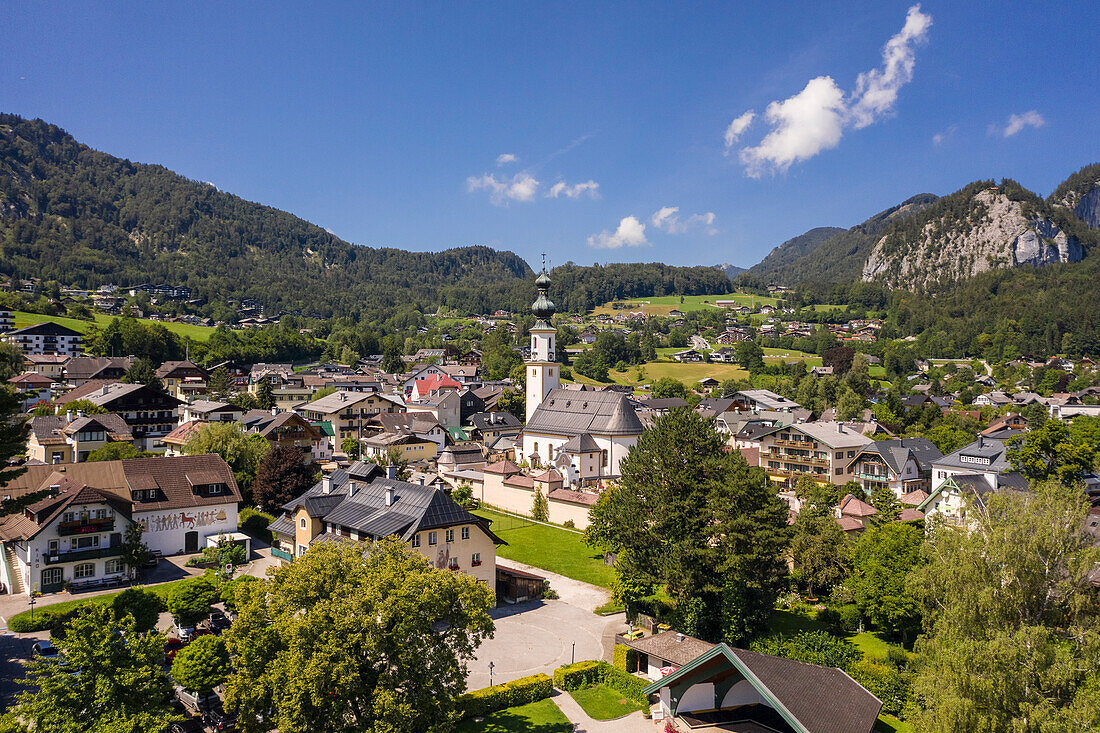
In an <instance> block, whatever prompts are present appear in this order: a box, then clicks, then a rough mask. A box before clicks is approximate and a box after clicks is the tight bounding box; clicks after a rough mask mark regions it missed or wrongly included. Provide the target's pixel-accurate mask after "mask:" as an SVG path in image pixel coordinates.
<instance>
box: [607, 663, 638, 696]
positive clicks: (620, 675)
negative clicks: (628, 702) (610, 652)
mask: <svg viewBox="0 0 1100 733" xmlns="http://www.w3.org/2000/svg"><path fill="white" fill-rule="evenodd" d="M600 665H601V666H600V669H601V671H602V672H603V678H602V679H601V680H600V681H601V682H603V683H604V684H605V685H607V686H608V687H610V688H611V689H613V690H615V691H616V692H621V693H622V694H623V696H625V697H632V698H634V699H636V700H645V699H646V698H645V695H644V694H642V690H644V689H645V686H646V680H643V679H642V678H641V677H636V676H635V675H632V674H630V673H629V672H624V671H623V670H621V669H615V668H614V667H612V666H611V665H610V664H608V663H607V662H600Z"/></svg>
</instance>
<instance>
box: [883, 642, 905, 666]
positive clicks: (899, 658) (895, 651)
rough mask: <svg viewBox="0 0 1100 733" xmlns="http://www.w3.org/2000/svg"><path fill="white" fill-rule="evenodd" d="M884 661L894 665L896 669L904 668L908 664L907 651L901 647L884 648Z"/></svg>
mask: <svg viewBox="0 0 1100 733" xmlns="http://www.w3.org/2000/svg"><path fill="white" fill-rule="evenodd" d="M886 661H887V662H889V663H890V664H892V665H894V666H895V667H897V668H898V669H905V668H906V667H908V666H909V652H907V651H905V650H904V649H902V648H901V647H897V646H892V647H889V648H888V649H887V650H886Z"/></svg>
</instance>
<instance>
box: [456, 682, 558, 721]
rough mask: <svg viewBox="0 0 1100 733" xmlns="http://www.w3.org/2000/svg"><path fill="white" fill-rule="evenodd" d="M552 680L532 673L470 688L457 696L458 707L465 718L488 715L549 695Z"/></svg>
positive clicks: (536, 700) (542, 698)
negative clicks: (489, 685) (507, 680)
mask: <svg viewBox="0 0 1100 733" xmlns="http://www.w3.org/2000/svg"><path fill="white" fill-rule="evenodd" d="M553 689H554V681H553V680H552V679H550V677H549V676H548V675H545V674H533V675H531V676H530V677H520V678H519V679H518V680H512V681H511V682H505V683H504V684H501V685H494V686H492V687H483V688H481V689H480V690H472V691H470V692H467V693H466V694H465V695H462V696H460V697H459V698H458V709H459V710H460V711H461V712H462V716H463V717H465V718H470V717H475V716H483V715H488V714H489V713H495V712H496V711H498V710H504V709H505V708H511V707H515V706H516V705H526V704H528V703H532V702H538V701H539V700H545V699H546V698H548V697H550V693H551V692H552V691H553Z"/></svg>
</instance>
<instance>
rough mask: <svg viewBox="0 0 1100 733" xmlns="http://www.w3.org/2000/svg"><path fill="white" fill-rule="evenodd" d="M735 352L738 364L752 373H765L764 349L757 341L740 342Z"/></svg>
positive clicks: (734, 348)
mask: <svg viewBox="0 0 1100 733" xmlns="http://www.w3.org/2000/svg"><path fill="white" fill-rule="evenodd" d="M733 350H734V351H735V352H737V363H738V364H740V365H741V366H743V367H744V368H745V369H747V370H748V371H750V372H752V373H754V374H755V373H757V372H762V371H764V349H762V348H761V347H760V344H758V343H756V342H755V341H738V342H737V343H736V344H735V345H734V347H733Z"/></svg>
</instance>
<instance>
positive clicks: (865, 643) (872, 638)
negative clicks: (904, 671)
mask: <svg viewBox="0 0 1100 733" xmlns="http://www.w3.org/2000/svg"><path fill="white" fill-rule="evenodd" d="M769 626H770V628H771V630H772V631H773V632H775V633H777V634H784V635H787V634H797V633H798V632H800V631H823V630H828V627H827V626H825V624H823V623H821V622H820V621H818V620H817V618H816V617H814V616H809V615H807V614H804V613H795V612H793V611H782V610H778V609H777V610H776V611H774V612H772V618H771V622H770V624H769ZM842 636H843V637H844V638H846V639H847V640H848V641H850V642H852V643H853V644H855V645H856V648H858V649H859V650H860V651H861V652H863V653H864V654H865V655H867V656H872V657H880V658H881V657H885V656H886V651H887V650H888V649H890V648H891V647H893V648H897V649H901V648H902V647H901V646H900V645H898V644H893V643H891V642H889V641H887V640H886V639H884V638H883V637H882V636H881V635H879V633H878V632H876V631H864V632H863V633H861V634H855V633H849V634H842Z"/></svg>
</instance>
